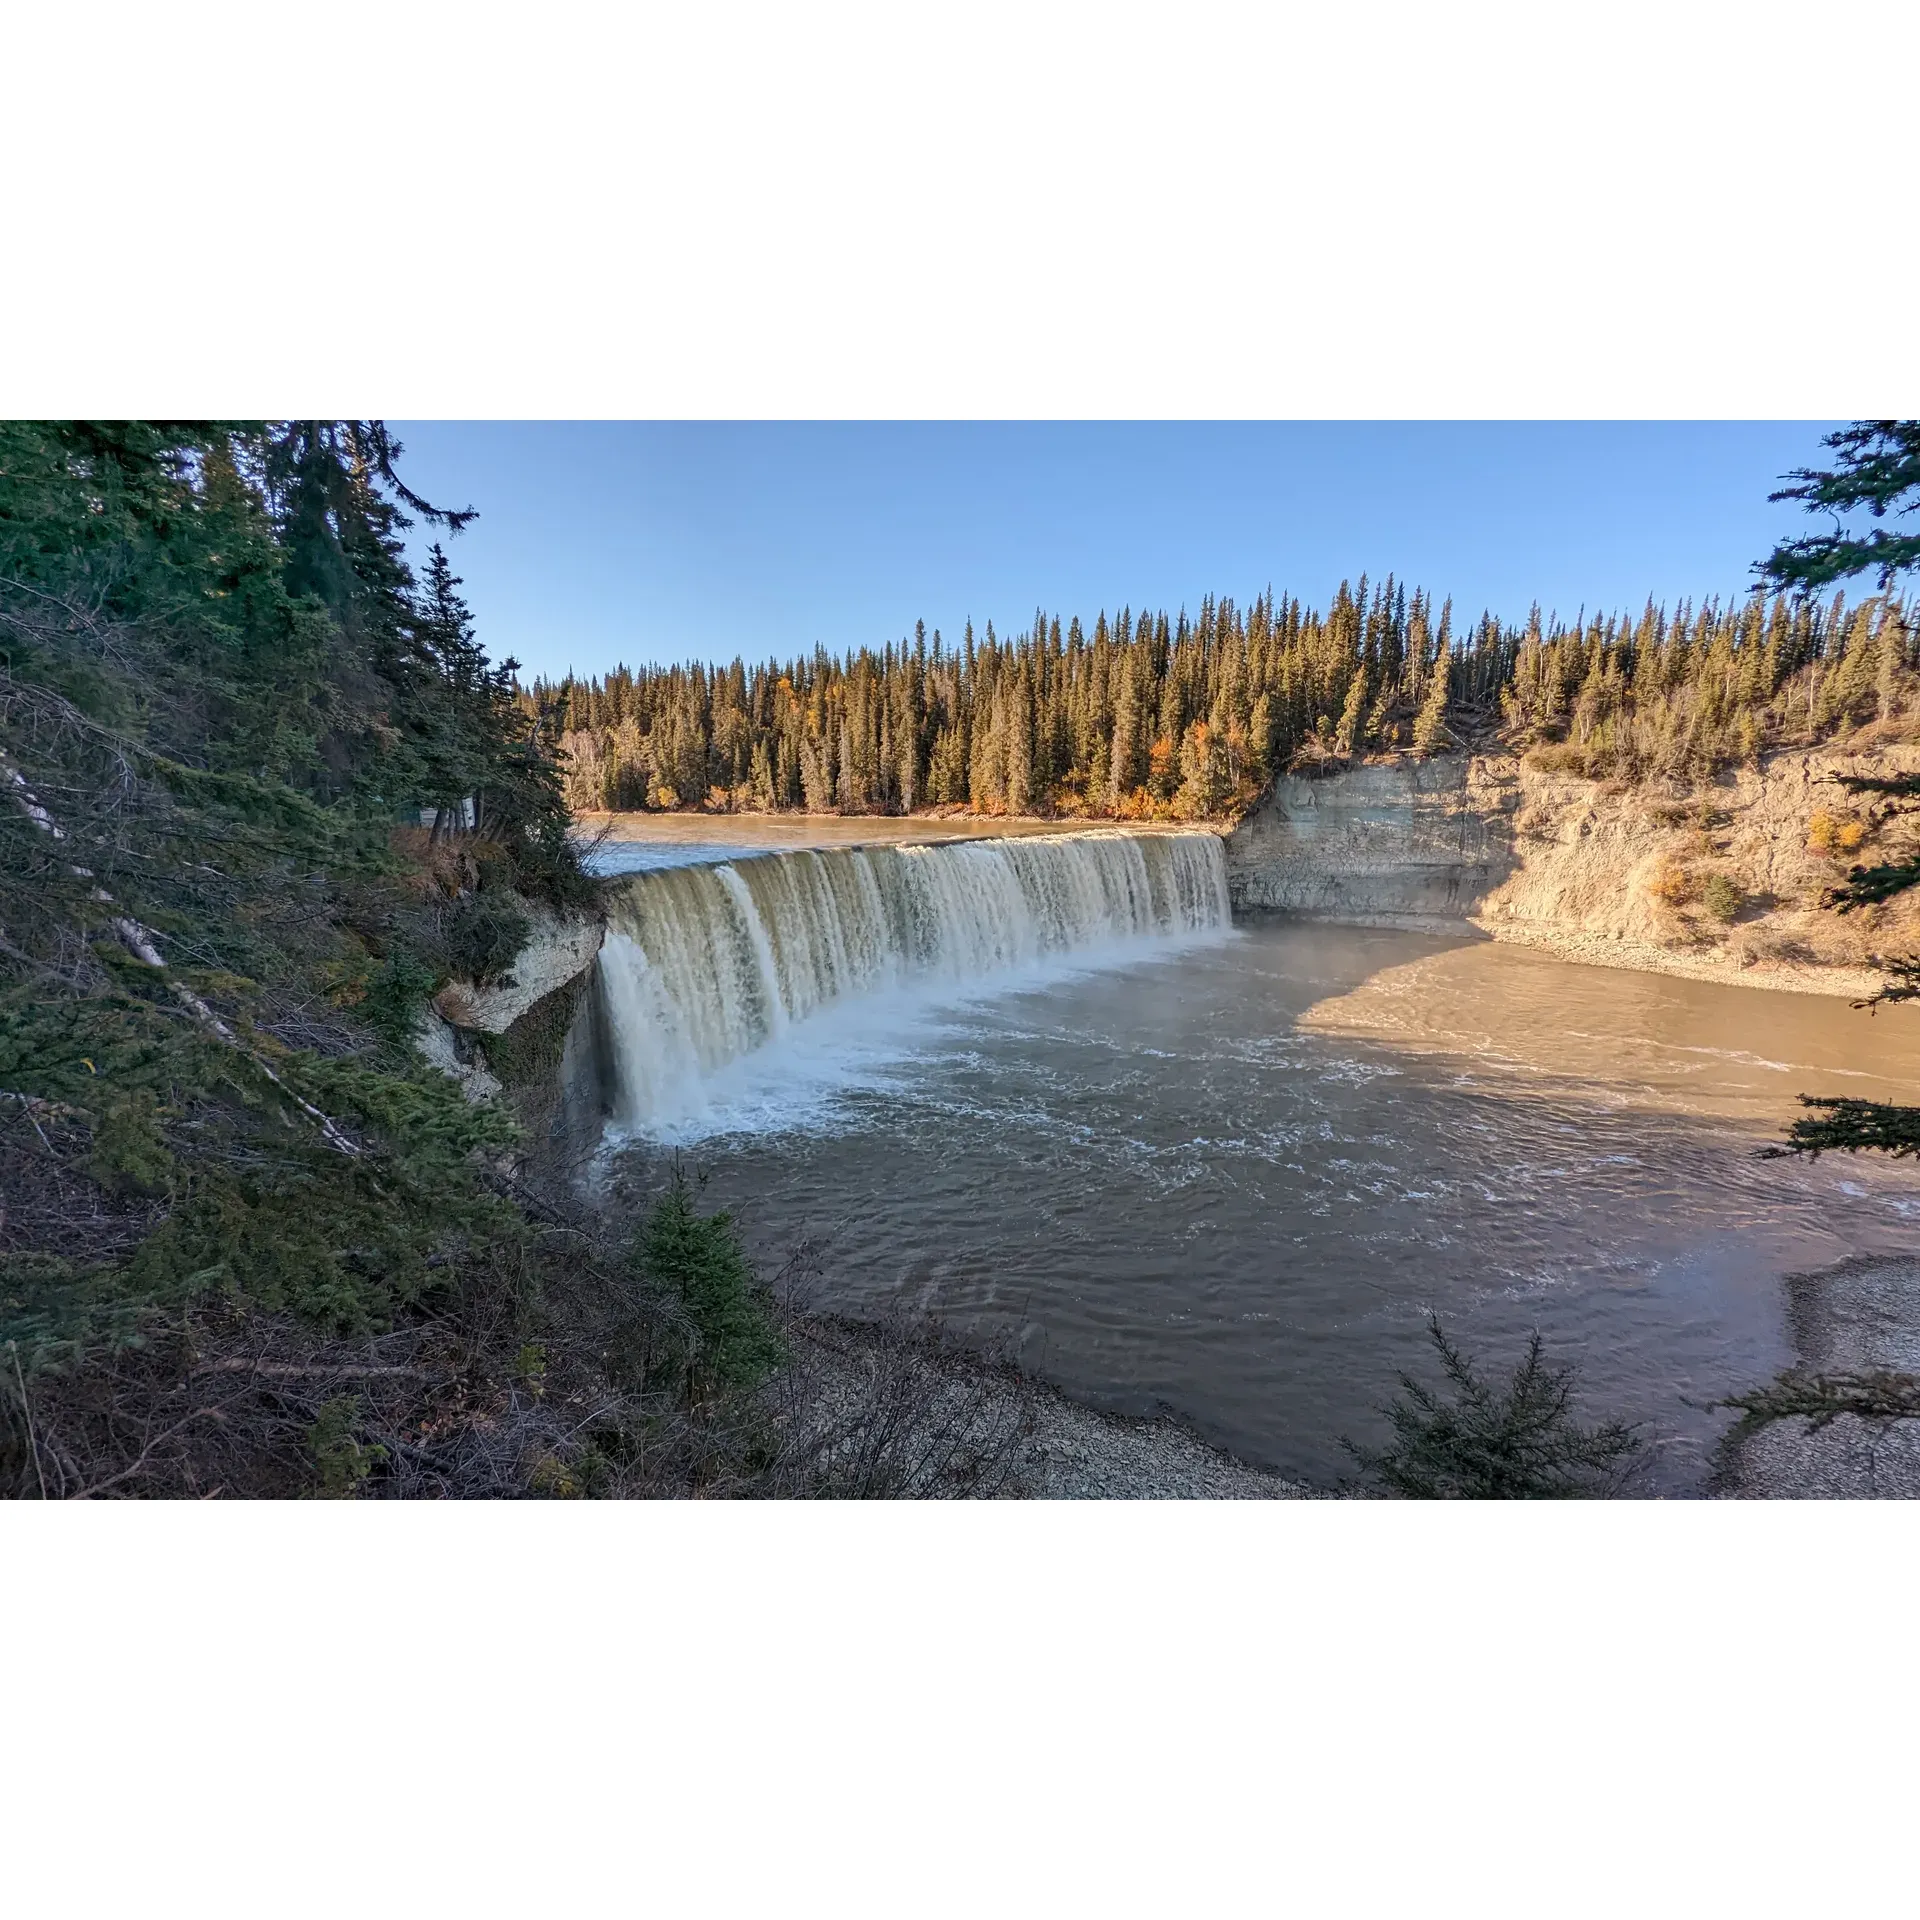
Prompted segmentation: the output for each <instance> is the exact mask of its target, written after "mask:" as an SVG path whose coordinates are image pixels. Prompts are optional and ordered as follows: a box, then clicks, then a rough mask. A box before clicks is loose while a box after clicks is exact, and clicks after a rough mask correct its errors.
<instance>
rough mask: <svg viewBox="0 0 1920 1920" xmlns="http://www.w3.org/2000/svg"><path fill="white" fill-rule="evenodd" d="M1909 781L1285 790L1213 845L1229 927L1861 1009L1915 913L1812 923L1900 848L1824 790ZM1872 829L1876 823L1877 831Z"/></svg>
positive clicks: (1908, 756)
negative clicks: (1541, 959) (1292, 920)
mask: <svg viewBox="0 0 1920 1920" xmlns="http://www.w3.org/2000/svg"><path fill="white" fill-rule="evenodd" d="M1915 771H1920V748H1914V747H1883V748H1878V749H1875V750H1873V751H1871V752H1845V751H1839V750H1834V749H1821V750H1818V751H1813V752H1794V753H1783V754H1778V755H1775V756H1773V757H1772V758H1771V759H1770V760H1768V761H1767V762H1766V763H1765V764H1764V765H1763V766H1761V767H1759V768H1739V769H1736V770H1733V771H1730V772H1727V773H1725V774H1722V775H1721V776H1719V777H1718V778H1716V779H1714V780H1711V781H1707V782H1703V783H1701V784H1699V785H1697V786H1691V787H1681V786H1678V785H1675V784H1671V783H1656V784H1654V785H1649V786H1628V785H1625V784H1623V783H1620V782H1617V781H1596V780H1587V779H1583V778H1580V777H1577V776H1574V775H1570V774H1564V773H1557V772H1554V771H1551V770H1549V769H1547V768H1543V767H1541V766H1539V765H1536V764H1532V763H1529V762H1528V761H1526V760H1524V759H1520V758H1517V757H1515V756H1511V755H1504V754H1501V755H1475V756H1471V757H1468V756H1464V755H1442V756H1440V757H1439V758H1436V759H1433V760H1429V761H1424V762H1416V761H1412V760H1407V761H1402V762H1399V763H1397V764H1395V763H1382V764H1378V765H1371V766H1361V767H1355V768H1352V769H1350V770H1348V771H1347V772H1344V773H1337V774H1333V775H1331V776H1329V777H1326V778H1324V779H1285V780H1282V781H1281V782H1280V783H1279V784H1278V785H1277V786H1276V787H1275V789H1274V791H1273V792H1272V793H1271V794H1269V795H1268V796H1267V798H1266V799H1265V800H1264V801H1262V803H1261V804H1260V806H1259V807H1257V808H1256V809H1255V810H1254V811H1253V812H1252V813H1250V814H1249V815H1248V816H1247V818H1246V819H1245V820H1244V821H1242V822H1241V824H1240V825H1239V826H1238V827H1236V828H1235V829H1234V830H1233V832H1232V833H1231V834H1229V835H1228V836H1227V842H1226V857H1227V883H1228V889H1229V892H1230V893H1231V896H1232V899H1233V905H1234V909H1235V911H1236V912H1237V913H1249V912H1262V911H1280V912H1291V913H1303V914H1310V915H1316V916H1319V917H1322V918H1327V919H1336V920H1347V921H1355V922H1360V923H1364V924H1372V925H1400V926H1412V927H1417V928H1424V929H1427V930H1430V931H1436V932H1438V931H1443V930H1445V931H1458V930H1460V929H1462V928H1463V927H1472V928H1475V929H1477V930H1479V931H1480V932H1482V933H1484V934H1487V935H1490V936H1491V937H1492V938H1494V939H1498V940H1514V941H1520V942H1523V943H1525V944H1528V945H1532V946H1539V947H1546V948H1549V949H1551V950H1553V951H1556V952H1558V953H1560V954H1562V955H1564V956H1565V957H1566V958H1568V959H1573V960H1581V961H1587V962H1591V963H1595V964H1599V965H1604V966H1626V967H1638V968H1647V969H1652V970H1656V971H1661V972H1670V973H1684V974H1690V975H1694V976H1696V977H1700V978H1708V979H1728V980H1735V981H1739V982H1741V983H1743V984H1746V985H1752V986H1777V987H1786V988H1793V989H1798V990H1800V991H1812V992H1824V993H1844V994H1852V995H1858V994H1861V993H1864V992H1867V991H1870V990H1871V987H1872V984H1873V982H1874V979H1875V976H1874V974H1873V972H1872V970H1871V968H1870V966H1869V961H1870V958H1871V956H1872V955H1874V954H1875V953H1882V952H1889V951H1891V952H1906V951H1909V950H1912V949H1914V948H1920V903H1916V902H1913V901H1911V900H1896V901H1894V902H1891V903H1889V904H1888V905H1887V906H1885V907H1881V908H1878V909H1874V910H1872V911H1869V912H1863V913H1855V914H1850V915H1846V916H1844V917H1843V916H1840V915H1837V914H1833V913H1830V912H1826V911H1823V910H1822V909H1821V907H1820V904H1819V902H1820V896H1821V894H1822V893H1823V892H1824V891H1825V890H1826V889H1827V888H1828V887H1830V886H1832V885H1833V884H1834V882H1835V881H1836V880H1838V879H1839V878H1840V877H1841V876H1842V875H1843V874H1844V873H1845V871H1846V869H1847V868H1848V867H1849V866H1851V865H1853V864H1854V863H1856V862H1860V861H1865V862H1868V863H1873V862H1876V861H1879V860H1884V859H1888V858H1893V857H1901V856H1904V854H1905V852H1906V851H1907V849H1908V848H1909V847H1910V846H1911V845H1912V844H1913V841H1912V834H1913V829H1912V828H1911V827H1909V826H1907V825H1905V824H1903V823H1901V822H1899V821H1897V820H1895V819H1893V818H1892V817H1891V816H1886V815H1885V813H1884V809H1878V810H1877V809H1876V808H1875V807H1874V805H1873V804H1872V803H1871V802H1866V801H1853V800H1849V799H1848V797H1847V795H1846V794H1845V792H1844V790H1843V789H1842V788H1840V787H1839V786H1838V785H1837V783H1836V782H1835V781H1834V780H1833V779H1832V778H1831V777H1830V776H1831V775H1833V774H1834V773H1838V772H1847V773H1877V774H1887V773H1909V772H1915ZM1877 816H1878V817H1877Z"/></svg>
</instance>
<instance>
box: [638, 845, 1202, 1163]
mask: <svg viewBox="0 0 1920 1920" xmlns="http://www.w3.org/2000/svg"><path fill="white" fill-rule="evenodd" d="M1228 924H1229V913H1228V905H1227V881H1226V863H1225V860H1224V859H1223V857H1222V853H1221V846H1220V841H1219V839H1218V838H1217V837H1216V836H1215V835H1213V834H1211V833H1126V832H1119V831H1100V832H1088V833H1068V834H1055V835H1044V836H1035V837H1033V838H1029V839H1019V840H974V841H948V842H944V843H941V844H939V845H934V846H922V847H915V846H897V847H896V846H883V847H843V848H830V849H823V850H820V851H807V852H795V853H766V854H759V855H756V856H754V857H753V858H751V859H732V860H727V861H724V862H721V863H719V864H715V865H707V866H682V867H670V868H662V869H657V870H655V871H652V872H647V873H639V874H635V875H634V876H633V877H632V878H630V879H628V880H626V881H624V882H622V883H621V884H620V885H619V887H618V888H617V889H616V891H615V893H614V896H613V901H612V905H611V910H610V916H609V925H608V929H607V939H606V944H605V945H604V947H603V948H602V949H601V954H600V991H601V994H602V1011H603V1013H604V1016H605V1020H606V1023H607V1028H608V1031H609V1037H610V1041H611V1054H612V1066H613V1079H614V1085H613V1087H612V1088H611V1089H610V1092H611V1095H612V1108H613V1112H614V1115H615V1118H616V1119H617V1120H618V1121H619V1122H621V1123H623V1124H625V1125H628V1126H647V1125H649V1124H651V1123H656V1122H667V1121H671V1120H673V1119H675V1118H677V1117H680V1116H684V1115H686V1114H688V1113H690V1112H693V1111H697V1110H698V1109H699V1108H700V1107H701V1105H702V1104H703V1101H704V1096H705V1091H706V1089H707V1087H708V1085H709V1083H710V1082H711V1080H712V1078H713V1076H714V1075H715V1074H717V1073H718V1072H719V1071H720V1070H721V1069H723V1068H725V1067H726V1066H727V1065H728V1064H729V1063H731V1062H733V1061H736V1060H741V1059H744V1058H746V1057H747V1056H749V1055H753V1054H755V1053H757V1052H758V1051H759V1050H760V1049H762V1048H766V1047H768V1046H769V1045H771V1044H772V1043H775V1042H777V1041H779V1040H781V1039H782V1037H783V1036H785V1035H786V1034H788V1033H789V1032H790V1031H793V1030H798V1029H804V1025H805V1023H806V1022H807V1021H808V1020H809V1019H810V1018H812V1017H813V1016H815V1015H816V1014H820V1013H822V1012H824V1011H826V1010H828V1009H830V1008H834V1007H836V1006H840V1005H843V1004H844V1003H848V1002H852V1001H856V1000H858V999H859V998H861V997H862V996H867V995H875V994H882V993H885V992H887V991H888V990H890V989H894V990H897V989H908V990H918V991H920V992H923V993H924V992H929V991H930V992H932V993H935V994H938V993H939V992H940V991H941V990H942V989H945V990H947V991H949V992H952V991H955V990H959V991H963V992H964V991H970V990H972V989H973V987H974V986H975V984H976V983H979V982H985V981H989V980H990V979H991V978H992V977H993V976H996V975H1000V976H1012V975H1017V974H1019V973H1021V972H1023V971H1027V970H1031V969H1033V968H1034V967H1035V966H1036V965H1038V964H1039V963H1043V962H1045V961H1048V960H1051V959H1067V960H1072V959H1074V958H1075V957H1078V958H1079V959H1080V960H1082V961H1084V962H1089V963H1092V962H1097V961H1099V960H1100V959H1103V958H1108V957H1111V956H1114V955H1120V954H1132V953H1135V952H1137V951H1138V950H1139V949H1141V948H1142V947H1143V946H1148V945H1150V944H1152V943H1161V944H1164V943H1166V942H1168V941H1170V940H1177V939H1181V938H1192V937H1195V936H1199V935H1204V934H1208V933H1214V932H1217V931H1220V930H1223V929H1224V928H1225V927H1226V926H1227V925H1228Z"/></svg>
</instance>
